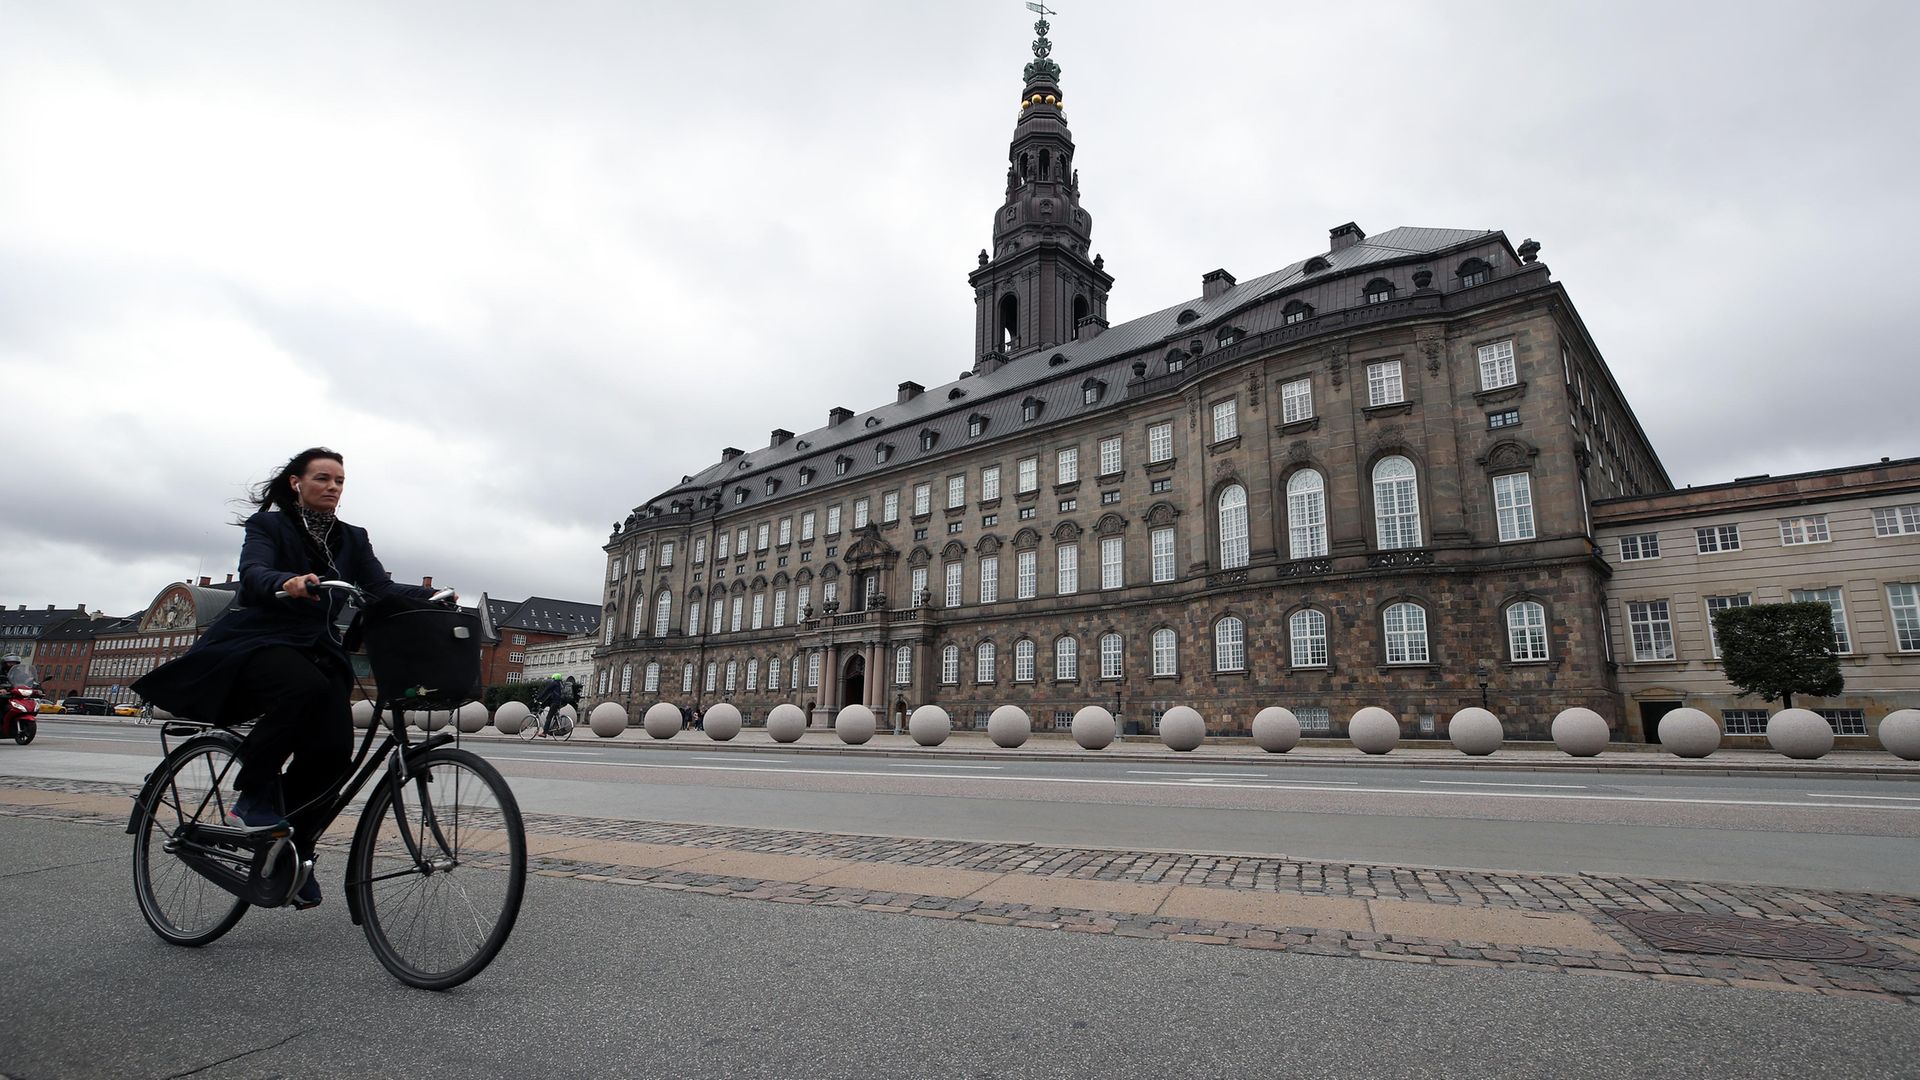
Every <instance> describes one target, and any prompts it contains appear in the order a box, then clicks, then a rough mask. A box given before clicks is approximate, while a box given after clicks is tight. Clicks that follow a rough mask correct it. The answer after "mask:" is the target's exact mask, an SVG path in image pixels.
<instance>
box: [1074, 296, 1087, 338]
mask: <svg viewBox="0 0 1920 1080" xmlns="http://www.w3.org/2000/svg"><path fill="white" fill-rule="evenodd" d="M1087 315H1088V311H1087V298H1086V297H1084V296H1076V297H1074V298H1073V336H1074V337H1075V338H1076V339H1078V338H1079V337H1080V324H1081V323H1082V322H1084V321H1085V320H1086V318H1087Z"/></svg>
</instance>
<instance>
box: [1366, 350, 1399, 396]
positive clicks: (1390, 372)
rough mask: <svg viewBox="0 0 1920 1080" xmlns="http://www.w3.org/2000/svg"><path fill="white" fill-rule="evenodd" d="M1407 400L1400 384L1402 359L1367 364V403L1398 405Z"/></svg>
mask: <svg viewBox="0 0 1920 1080" xmlns="http://www.w3.org/2000/svg"><path fill="white" fill-rule="evenodd" d="M1404 400H1406V395H1405V392H1404V390H1403V388H1402V387H1401V385H1400V361H1398V360H1388V361H1386V362H1384V363H1379V364H1368V365H1367V405H1368V406H1369V407H1371V406H1375V405H1396V404H1398V403H1400V402H1402V401H1404Z"/></svg>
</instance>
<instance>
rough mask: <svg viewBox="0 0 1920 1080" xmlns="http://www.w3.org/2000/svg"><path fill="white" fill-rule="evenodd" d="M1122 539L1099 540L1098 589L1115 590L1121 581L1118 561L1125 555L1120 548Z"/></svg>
mask: <svg viewBox="0 0 1920 1080" xmlns="http://www.w3.org/2000/svg"><path fill="white" fill-rule="evenodd" d="M1122 539H1123V538H1122V537H1118V536H1104V537H1101V538H1100V587H1101V588H1103V589H1117V588H1119V587H1120V586H1121V585H1122V584H1123V582H1122V581H1121V573H1120V560H1121V557H1122V556H1123V555H1125V553H1126V549H1125V548H1124V547H1123V546H1122V544H1121V541H1122Z"/></svg>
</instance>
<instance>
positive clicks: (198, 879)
mask: <svg viewBox="0 0 1920 1080" xmlns="http://www.w3.org/2000/svg"><path fill="white" fill-rule="evenodd" d="M159 767H160V769H161V770H162V775H161V776H160V778H159V781H158V782H157V783H155V784H154V785H153V787H152V789H151V791H150V794H149V795H148V796H147V798H146V801H144V802H143V803H141V804H140V807H139V810H138V814H139V817H138V819H137V820H136V821H135V823H134V830H133V896H134V899H135V900H136V901H138V903H139V905H140V914H141V915H142V916H143V917H144V918H145V919H146V920H147V925H148V926H151V927H153V932H154V933H156V934H159V935H160V937H161V938H162V939H164V940H166V941H168V942H171V943H172V944H175V945H185V946H188V947H193V946H199V945H205V944H207V943H208V942H210V941H212V940H214V939H215V938H217V937H219V936H220V935H222V934H224V933H226V932H227V931H229V930H231V929H233V925H234V924H235V923H237V922H239V921H240V916H242V915H245V914H246V913H247V902H246V901H245V900H242V899H240V898H239V897H237V896H235V895H233V894H232V893H230V892H228V891H226V890H225V889H223V888H221V887H220V886H219V885H216V884H214V882H213V881H212V880H211V879H209V878H206V877H203V876H202V875H201V874H200V872H199V871H197V870H195V869H194V868H193V867H191V866H188V865H187V864H186V863H185V862H184V861H182V860H181V859H180V857H179V856H177V855H174V854H173V853H171V852H169V851H168V850H167V842H168V841H169V840H170V839H171V838H172V837H173V836H174V835H176V834H177V833H179V832H180V831H181V830H183V829H185V828H187V827H188V826H192V825H222V824H225V822H226V815H227V809H228V808H229V807H231V806H232V805H233V800H234V799H235V798H236V797H237V796H238V792H235V791H234V790H233V787H232V785H233V778H234V777H235V776H238V775H239V773H240V769H239V766H238V764H237V763H236V762H235V761H234V753H233V744H232V743H231V742H228V741H226V740H224V739H220V738H208V739H195V740H193V741H191V742H188V743H185V744H183V745H182V746H181V747H180V749H178V750H176V751H174V752H173V754H172V756H170V757H168V758H167V759H166V760H165V761H163V762H161V763H160V766H159Z"/></svg>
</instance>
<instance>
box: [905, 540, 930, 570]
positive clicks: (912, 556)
mask: <svg viewBox="0 0 1920 1080" xmlns="http://www.w3.org/2000/svg"><path fill="white" fill-rule="evenodd" d="M932 561H933V552H931V551H928V550H927V548H926V545H924V544H915V545H914V548H913V550H912V551H910V552H908V553H907V565H908V566H925V565H927V564H928V563H930V562H932Z"/></svg>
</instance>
